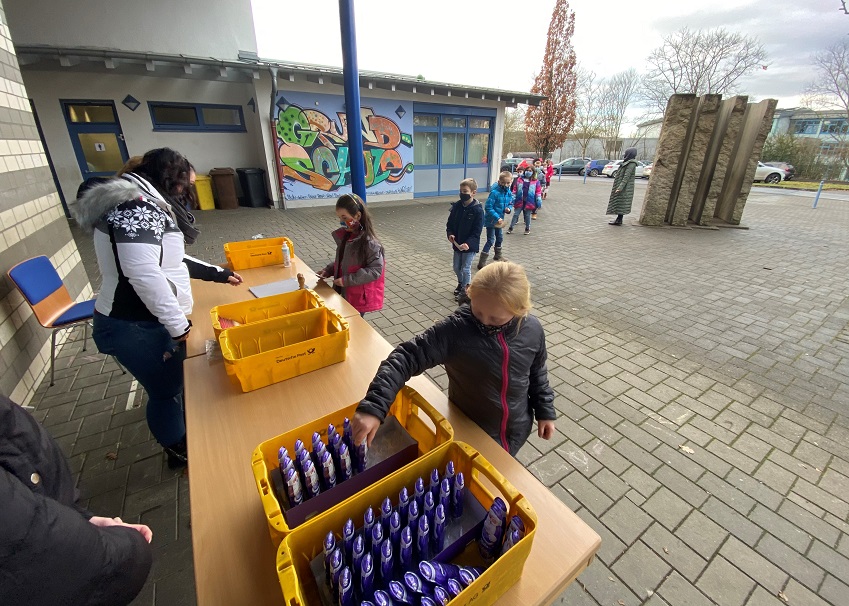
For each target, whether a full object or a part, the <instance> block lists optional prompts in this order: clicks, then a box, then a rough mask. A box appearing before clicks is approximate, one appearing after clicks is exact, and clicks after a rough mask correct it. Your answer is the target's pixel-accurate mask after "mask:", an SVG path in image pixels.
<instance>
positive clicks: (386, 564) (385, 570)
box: [380, 540, 395, 587]
mask: <svg viewBox="0 0 849 606" xmlns="http://www.w3.org/2000/svg"><path fill="white" fill-rule="evenodd" d="M394 570H395V558H394V557H393V554H392V542H391V541H388V540H387V541H383V543H382V544H381V546H380V578H381V583H382V584H383V586H384V587H385V586H386V585H387V584H388V583H389V581H391V580H392V577H393V576H394V574H393V573H394Z"/></svg>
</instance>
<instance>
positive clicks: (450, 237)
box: [448, 236, 454, 244]
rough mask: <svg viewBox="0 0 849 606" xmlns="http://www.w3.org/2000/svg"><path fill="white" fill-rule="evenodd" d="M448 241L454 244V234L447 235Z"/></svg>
mask: <svg viewBox="0 0 849 606" xmlns="http://www.w3.org/2000/svg"><path fill="white" fill-rule="evenodd" d="M448 241H449V242H451V244H454V236H448Z"/></svg>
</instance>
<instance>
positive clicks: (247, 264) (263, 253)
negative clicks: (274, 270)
mask: <svg viewBox="0 0 849 606" xmlns="http://www.w3.org/2000/svg"><path fill="white" fill-rule="evenodd" d="M284 243H285V244H286V246H288V247H289V254H290V255H291V256H292V258H293V259H294V258H295V246H294V244H292V241H291V240H290V239H289V238H261V239H259V240H242V241H241V242H227V243H225V244H224V256H226V257H227V263H229V264H230V268H231V269H233V270H235V271H239V270H241V269H253V268H254V267H265V266H266V265H281V264H282V263H283V244H284Z"/></svg>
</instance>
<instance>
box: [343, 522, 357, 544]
mask: <svg viewBox="0 0 849 606" xmlns="http://www.w3.org/2000/svg"><path fill="white" fill-rule="evenodd" d="M353 538H354V520H352V519H351V518H348V520H347V521H346V522H345V525H344V526H343V527H342V540H343V541H344V540H348V539H352V540H353Z"/></svg>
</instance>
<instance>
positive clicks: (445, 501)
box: [436, 478, 451, 512]
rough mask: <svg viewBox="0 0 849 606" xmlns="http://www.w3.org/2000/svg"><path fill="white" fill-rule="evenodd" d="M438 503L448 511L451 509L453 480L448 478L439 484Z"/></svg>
mask: <svg viewBox="0 0 849 606" xmlns="http://www.w3.org/2000/svg"><path fill="white" fill-rule="evenodd" d="M436 504H437V505H442V507H443V508H444V509H445V511H446V512H448V511H450V510H451V482H450V481H449V480H448V479H447V478H446V479H444V480H442V483H441V484H440V485H439V500H438V501H437V502H436Z"/></svg>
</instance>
